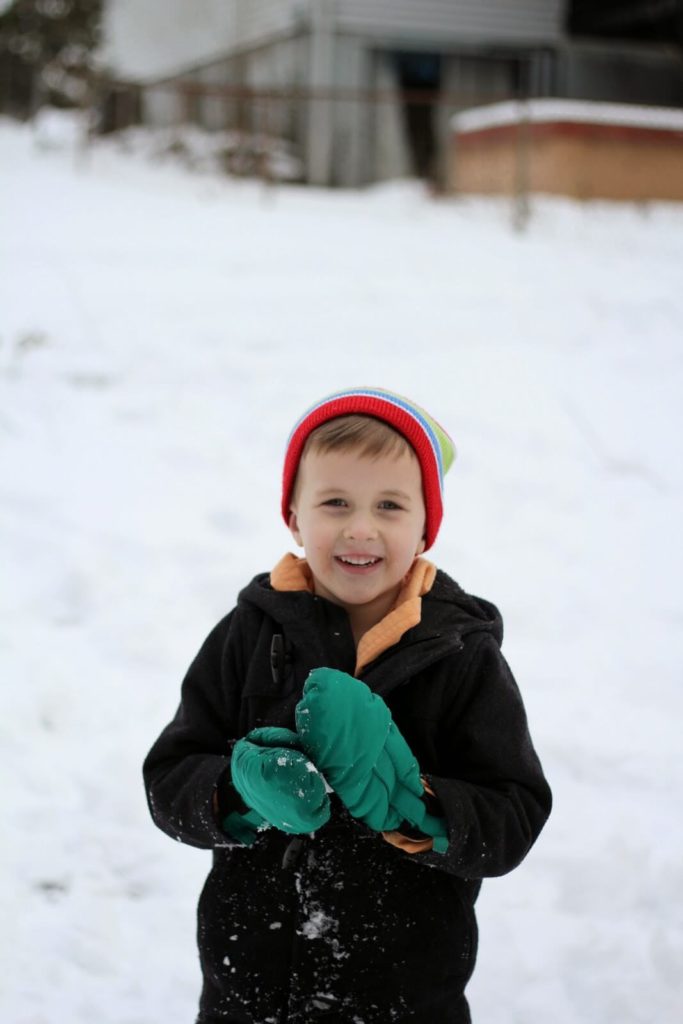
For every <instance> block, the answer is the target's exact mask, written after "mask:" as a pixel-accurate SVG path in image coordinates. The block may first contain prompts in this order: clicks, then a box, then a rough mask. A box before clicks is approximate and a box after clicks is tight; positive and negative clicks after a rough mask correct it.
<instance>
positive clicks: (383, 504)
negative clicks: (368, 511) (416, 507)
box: [379, 500, 401, 512]
mask: <svg viewBox="0 0 683 1024" xmlns="http://www.w3.org/2000/svg"><path fill="white" fill-rule="evenodd" d="M379 507H380V508H381V509H384V510H385V511H389V512H392V511H395V510H397V509H398V510H400V508H401V506H400V505H397V504H396V502H395V501H388V500H387V501H380V503H379Z"/></svg>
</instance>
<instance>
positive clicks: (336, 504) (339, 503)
mask: <svg viewBox="0 0 683 1024" xmlns="http://www.w3.org/2000/svg"><path fill="white" fill-rule="evenodd" d="M323 505H329V506H330V507H331V508H343V507H344V505H346V502H345V501H344V499H343V498H327V500H326V501H324V502H323Z"/></svg>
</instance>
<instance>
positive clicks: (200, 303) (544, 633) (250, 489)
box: [0, 121, 683, 1024]
mask: <svg viewBox="0 0 683 1024" xmlns="http://www.w3.org/2000/svg"><path fill="white" fill-rule="evenodd" d="M64 138H65V136H64V134H63V133H60V132H57V133H56V134H54V133H52V134H50V133H48V134H47V135H43V145H39V144H38V141H37V139H36V138H35V137H34V135H33V134H32V132H31V130H30V129H29V128H27V127H20V126H16V125H14V124H11V123H9V122H7V121H0V206H1V210H0V221H1V223H2V224H3V231H2V242H1V243H0V246H1V249H2V284H1V286H0V287H1V289H2V300H1V302H0V458H1V460H2V462H1V465H2V472H1V474H0V494H1V500H0V523H1V530H0V565H1V566H2V572H1V575H0V580H1V583H0V652H1V663H2V672H1V679H2V684H1V685H2V694H3V698H4V701H3V714H2V718H1V720H0V753H1V756H2V764H3V780H4V785H3V797H4V800H3V804H4V813H3V819H4V820H3V825H4V827H3V843H2V871H1V873H0V877H1V879H2V882H1V886H2V901H1V905H0V913H1V914H2V920H3V921H4V922H5V928H4V929H3V937H2V940H1V941H2V948H1V953H2V963H3V983H2V990H1V992H0V1019H2V1020H3V1021H8V1022H10V1021H11V1022H12V1024H55V1022H59V1024H62V1022H64V1024H80V1022H82V1024H86V1022H87V1024H93V1022H95V1024H158V1022H159V1021H161V1020H163V1021H164V1022H165V1024H186V1022H187V1021H190V1020H192V1019H193V1014H194V1010H195V1004H196V998H197V992H198V982H199V972H198V966H197V962H196V955H195V950H194V907H195V903H196V899H197V895H198V892H199V887H200V885H201V882H202V879H203V877H204V874H205V872H206V870H207V868H208V859H209V858H208V855H206V854H205V853H203V852H201V851H197V850H193V849H189V848H186V847H181V846H180V845H179V844H173V843H171V842H169V840H168V839H167V838H166V837H165V836H163V835H162V834H161V833H159V832H157V831H156V830H155V829H154V827H153V826H152V824H151V821H150V820H149V818H148V815H147V811H146V807H145V804H144V796H143V791H142V785H141V779H140V764H141V761H142V758H143V756H144V753H145V752H146V750H147V748H148V747H149V745H150V744H151V742H152V740H153V739H154V738H155V736H156V734H157V733H158V731H159V730H160V728H161V727H162V725H164V724H165V722H166V721H167V720H168V719H169V718H170V716H171V714H172V713H173V711H174V709H175V705H176V703H177V699H178V688H179V682H180V679H181V677H182V674H183V673H184V670H185V668H186V667H187V665H188V663H189V661H190V660H191V659H192V657H193V656H194V653H195V651H196V649H197V648H198V646H199V644H200V642H201V640H202V639H203V637H204V636H205V634H206V633H207V632H208V630H209V628H210V627H211V626H212V625H213V623H214V622H215V621H216V620H217V619H218V618H219V617H220V616H221V615H222V614H223V613H224V612H225V611H226V610H228V609H229V608H230V607H231V605H232V603H233V601H234V597H235V594H236V592H237V590H238V589H239V588H240V587H241V586H242V585H243V584H244V583H245V582H246V580H247V579H248V578H250V577H251V576H252V575H253V574H254V573H255V572H257V571H263V570H265V569H267V568H269V567H270V566H271V565H273V564H274V562H275V561H276V560H277V559H278V558H279V557H280V555H281V554H282V552H283V551H284V550H285V549H287V548H288V547H289V535H288V533H287V531H286V530H285V527H284V526H283V524H282V523H281V522H280V520H279V516H278V482H279V474H280V457H281V453H282V450H283V445H284V441H285V438H286V435H287V432H288V430H289V428H290V426H291V424H292V422H293V421H294V419H295V418H296V416H297V415H298V414H299V413H300V412H301V411H302V410H303V409H304V408H305V407H306V406H307V405H308V404H309V403H310V401H311V400H312V399H315V398H317V397H319V396H320V395H323V394H325V393H327V392H329V391H332V390H334V389H336V388H339V387H343V386H347V385H354V384H358V383H369V384H378V385H380V386H383V387H387V388H390V389H393V390H396V391H399V392H403V393H405V394H408V395H410V396H411V397H413V398H414V399H415V400H417V401H419V402H420V403H422V404H423V405H425V406H426V407H427V408H428V409H429V410H430V411H431V412H432V413H433V415H435V416H436V417H437V418H438V419H439V420H441V421H442V422H443V423H444V424H445V425H446V426H447V427H448V429H449V430H450V432H451V433H452V435H453V437H454V438H455V440H456V443H457V445H458V449H459V453H460V454H459V459H458V461H457V462H456V464H455V466H454V468H453V470H452V472H451V474H450V475H449V478H448V481H447V488H446V493H447V509H446V519H445V523H444V527H443V528H442V532H441V535H440V538H439V540H438V542H437V545H436V547H435V549H434V552H433V556H434V559H435V561H437V562H438V563H439V564H441V565H443V567H444V568H445V569H446V570H447V571H449V572H450V573H451V574H452V575H453V576H455V577H456V578H457V579H458V580H459V581H460V582H461V583H462V585H463V586H464V587H466V589H468V590H471V591H473V592H474V593H478V594H482V595H484V596H486V597H489V598H491V599H493V600H495V601H496V602H497V603H498V604H499V606H500V607H501V610H502V612H503V614H504V616H505V621H506V641H505V646H504V651H505V653H506V655H507V657H508V659H509V661H510V663H511V665H512V667H513V670H514V672H515V675H516V677H517V679H518V681H519V683H520V686H521V688H522V691H523V693H524V697H525V700H526V704H527V710H528V713H529V717H530V721H531V726H532V732H533V735H534V739H535V741H536V744H537V747H538V750H539V753H540V755H541V757H542V759H543V762H544V766H545V768H546V771H547V774H548V777H549V780H550V782H551V784H552V785H553V788H554V792H555V800H556V808H555V811H554V814H553V817H552V818H551V820H550V823H549V825H548V827H547V830H546V831H545V832H544V834H543V835H542V836H541V839H540V840H539V843H538V845H537V847H536V848H535V849H534V850H533V851H532V853H531V855H530V856H529V858H528V860H527V861H526V862H525V863H524V864H523V865H522V867H521V868H519V869H518V870H517V871H516V872H514V873H513V874H512V875H510V876H509V877H507V878H503V879H497V880H495V881H489V882H487V883H485V885H484V889H483V892H482V896H481V898H480V903H479V918H480V926H481V951H480V957H479V964H478V967H477V970H476V972H475V977H474V980H473V982H472V985H471V987H470V997H471V1002H472V1006H473V1013H474V1020H475V1024H511V1022H516V1024H547V1022H548V1021H549V1020H551V1019H552V1021H553V1022H554V1024H579V1022H580V1024H612V1022H614V1024H651V1022H653V1021H657V1024H675V1022H677V1021H678V1020H679V1019H680V1016H679V1014H680V1007H681V1005H682V1000H683V993H682V992H681V982H680V964H681V962H682V960H683V929H682V923H681V915H680V909H679V905H678V904H679V894H680V892H681V884H682V882H683V869H682V867H681V865H682V864H683V856H682V855H683V823H682V821H681V816H680V812H679V810H677V809H678V808H679V807H680V794H681V792H682V791H683V758H682V757H681V741H680V718H681V712H682V711H683V689H682V687H681V664H682V662H683V659H682V654H683V651H682V646H683V645H682V643H681V621H682V616H683V606H682V602H681V593H680V579H681V576H682V570H683V565H682V564H681V563H682V559H681V543H680V537H679V533H680V525H679V524H680V523H681V521H682V520H683V502H682V497H681V496H682V483H683V481H682V470H681V460H680V437H681V434H682V430H683V423H682V419H683V417H682V415H681V393H682V390H683V389H682V385H683V346H682V342H681V338H682V325H683V291H682V290H681V288H680V280H681V273H682V268H683V210H682V209H681V208H677V207H673V206H663V205H662V206H652V207H648V208H632V207H623V206H616V205H615V206H610V205H607V204H602V205H600V204H594V205H590V206H586V207H580V206H577V205H574V204H572V203H570V202H562V201H550V200H535V201H534V204H533V206H534V210H533V216H532V220H531V224H530V227H529V230H528V232H527V233H526V234H525V235H516V234H514V233H513V232H512V231H511V229H510V211H509V209H508V208H507V206H506V205H505V204H502V203H492V202H483V201H481V202H480V201H468V202H456V201H434V200H430V199H429V198H428V197H426V196H425V195H424V194H423V192H422V191H421V189H420V188H419V186H416V185H411V184H408V185H395V186H387V187H382V188H378V189H374V190H370V191H368V192H365V193H343V194H336V193H326V192H319V191H314V190H307V191H304V190H297V189H294V188H278V189H276V190H272V189H271V190H266V189H265V188H264V187H263V186H261V185H259V184H256V183H249V182H247V183H245V182H232V181H229V180H226V179H221V178H218V177H216V176H212V175H210V174H194V175H193V174H189V173H188V172H186V171H183V170H182V169H181V168H179V167H177V166H174V165H173V164H170V163H166V164H163V165H159V164H153V163H150V162H147V161H145V160H144V159H142V158H141V157H140V156H139V155H135V153H132V154H125V153H122V152H120V151H119V150H118V149H117V148H116V146H115V144H114V143H111V142H107V143H105V142H99V143H98V144H97V145H96V146H95V147H94V148H93V149H92V150H90V151H89V152H88V153H85V154H84V153H82V152H80V151H79V150H78V148H77V146H74V145H71V144H65V143H64ZM46 142H49V143H51V144H50V145H47V144H45V143H46ZM8 923H9V925H8Z"/></svg>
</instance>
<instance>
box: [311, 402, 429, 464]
mask: <svg viewBox="0 0 683 1024" xmlns="http://www.w3.org/2000/svg"><path fill="white" fill-rule="evenodd" d="M310 451H312V452H348V451H355V452H357V453H358V454H359V455H365V456H367V457H368V458H370V459H377V458H379V457H380V456H382V455H389V456H393V457H394V458H396V459H398V458H400V456H401V455H404V454H406V453H408V454H409V455H412V456H413V458H417V455H416V454H415V451H414V450H413V446H412V445H411V444H410V442H408V441H406V439H405V437H403V435H402V434H399V432H398V431H397V430H394V428H393V427H390V426H389V425H388V424H387V423H384V421H383V420H378V419H375V417H374V416H363V415H359V414H357V413H352V414H351V415H349V416H337V417H336V418H335V419H332V420H328V421H327V422H326V423H323V424H322V425H321V426H319V427H316V429H315V430H312V431H311V433H310V434H309V435H308V437H307V438H306V443H305V445H304V447H303V450H302V452H301V458H302V459H303V457H304V456H305V455H306V453H307V452H310Z"/></svg>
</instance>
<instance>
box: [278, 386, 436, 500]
mask: <svg viewBox="0 0 683 1024" xmlns="http://www.w3.org/2000/svg"><path fill="white" fill-rule="evenodd" d="M356 396H358V397H368V398H379V399H381V400H382V401H383V402H389V403H390V404H391V405H395V406H397V407H398V408H399V409H402V410H403V411H404V412H406V413H408V415H409V416H412V418H413V419H414V420H416V421H417V422H418V423H419V425H420V427H421V428H422V429H423V430H424V432H425V434H426V435H427V437H428V439H429V443H430V444H431V446H432V451H433V452H434V457H435V459H436V465H437V469H438V471H439V486H440V487H441V490H442V491H443V481H444V471H443V455H442V452H441V445H440V444H439V439H438V438H437V436H436V434H435V433H434V429H433V427H432V425H431V423H430V422H429V420H427V419H425V417H424V416H423V415H422V413H421V412H420V411H419V409H417V408H416V407H415V406H414V405H411V403H410V402H409V401H408V400H407V399H406V398H401V396H400V395H395V394H394V393H393V392H391V391H382V390H381V389H379V388H353V389H351V390H349V391H336V392H334V394H331V395H327V396H326V397H325V398H323V399H321V400H320V401H319V402H316V403H315V405H312V406H311V407H310V409H307V410H306V412H305V413H304V414H303V416H301V417H300V418H299V419H298V420H297V422H296V424H295V426H294V429H293V430H292V431H291V433H290V435H289V437H288V439H287V447H289V444H290V441H291V440H292V437H293V436H294V434H295V433H296V432H297V430H298V429H299V427H300V426H301V424H302V423H303V422H304V420H306V419H308V417H309V416H310V415H311V414H312V413H314V412H315V411H316V409H320V408H321V407H322V406H323V405H328V403H329V402H334V401H337V400H338V399H340V398H355V397H356ZM347 415H351V413H348V414H347ZM360 415H363V414H362V413H361V414H360Z"/></svg>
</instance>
